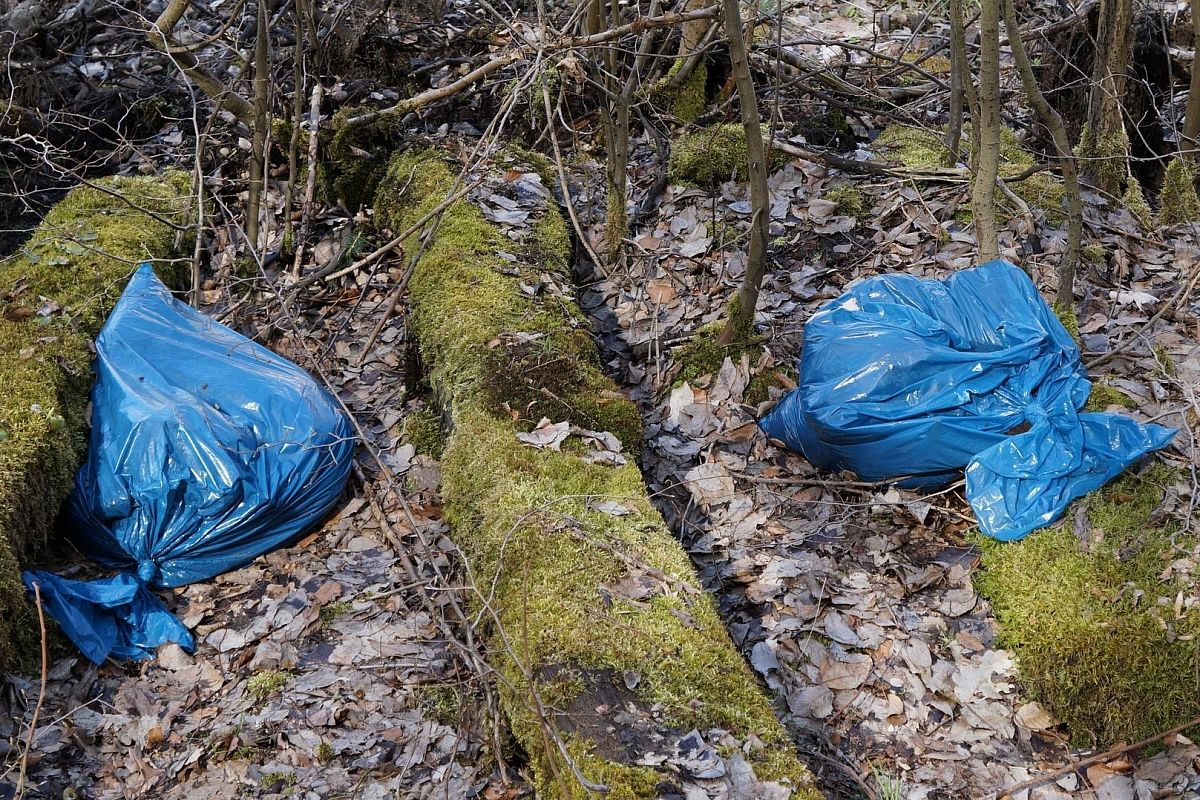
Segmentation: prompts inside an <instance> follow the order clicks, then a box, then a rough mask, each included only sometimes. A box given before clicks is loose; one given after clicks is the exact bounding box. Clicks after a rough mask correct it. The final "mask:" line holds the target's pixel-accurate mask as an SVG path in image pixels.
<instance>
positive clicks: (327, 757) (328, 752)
mask: <svg viewBox="0 0 1200 800" xmlns="http://www.w3.org/2000/svg"><path fill="white" fill-rule="evenodd" d="M336 755H337V753H335V752H334V750H333V745H331V744H330V743H329V742H325V741H322V742H321V743H320V744H319V745H317V749H316V750H314V751H313V758H315V759H317V761H318V762H319V763H321V764H328V763H329V762H330V761H333V759H334V756H336Z"/></svg>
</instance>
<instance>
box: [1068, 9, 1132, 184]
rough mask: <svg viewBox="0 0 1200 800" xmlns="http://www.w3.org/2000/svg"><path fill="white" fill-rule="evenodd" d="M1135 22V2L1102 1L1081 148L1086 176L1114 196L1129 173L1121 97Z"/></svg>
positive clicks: (1127, 147) (1127, 146)
mask: <svg viewBox="0 0 1200 800" xmlns="http://www.w3.org/2000/svg"><path fill="white" fill-rule="evenodd" d="M1132 23H1133V0H1100V16H1099V21H1098V22H1097V27H1096V32H1097V33H1096V63H1095V66H1094V67H1093V69H1092V96H1091V100H1090V101H1089V104H1088V123H1087V124H1088V130H1087V136H1086V137H1085V141H1084V142H1082V143H1081V144H1082V145H1083V146H1082V147H1081V148H1080V149H1081V150H1082V151H1083V152H1082V155H1083V156H1084V157H1085V158H1086V159H1087V160H1086V161H1085V162H1084V167H1083V174H1084V175H1085V176H1086V177H1087V178H1088V180H1089V181H1090V182H1091V183H1092V184H1093V185H1095V186H1096V187H1097V188H1099V189H1100V190H1101V191H1104V192H1107V193H1108V194H1110V195H1119V194H1120V190H1121V182H1122V181H1124V180H1125V177H1126V176H1127V175H1128V174H1129V159H1128V153H1129V136H1128V134H1127V133H1126V132H1125V119H1124V113H1123V111H1122V108H1121V97H1122V94H1123V92H1124V91H1125V71H1126V70H1127V69H1128V68H1129V55H1130V43H1129V29H1130V27H1131V25H1132Z"/></svg>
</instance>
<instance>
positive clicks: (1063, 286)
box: [1004, 0, 1083, 311]
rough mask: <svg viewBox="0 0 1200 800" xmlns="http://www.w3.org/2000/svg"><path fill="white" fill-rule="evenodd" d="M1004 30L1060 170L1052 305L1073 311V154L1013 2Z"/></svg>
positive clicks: (1078, 210)
mask: <svg viewBox="0 0 1200 800" xmlns="http://www.w3.org/2000/svg"><path fill="white" fill-rule="evenodd" d="M1004 26H1005V27H1006V28H1007V29H1008V41H1009V44H1010V45H1011V47H1012V54H1013V61H1015V62H1016V65H1017V71H1018V72H1019V73H1020V74H1021V85H1022V86H1023V87H1024V88H1025V96H1026V97H1027V98H1028V100H1029V104H1030V105H1031V106H1033V110H1034V111H1035V112H1037V115H1038V118H1039V119H1041V121H1042V124H1043V125H1045V126H1046V128H1047V129H1048V130H1049V131H1050V136H1051V138H1053V139H1054V149H1055V151H1056V155H1057V157H1058V164H1059V168H1060V169H1061V170H1062V177H1063V188H1064V189H1065V190H1066V196H1067V197H1066V199H1067V247H1066V250H1065V251H1063V255H1062V260H1061V261H1060V262H1059V263H1058V291H1057V293H1056V296H1055V305H1057V306H1058V307H1059V308H1060V309H1062V310H1064V311H1066V310H1069V309H1072V308H1073V307H1074V302H1075V294H1074V283H1075V266H1076V264H1077V263H1078V261H1079V246H1080V240H1081V239H1082V237H1083V196H1082V194H1081V193H1080V191H1079V175H1078V173H1077V171H1076V168H1075V154H1074V153H1073V152H1071V140H1070V139H1068V138H1067V128H1066V126H1065V125H1063V120H1062V117H1061V116H1059V114H1058V112H1057V111H1055V110H1054V108H1053V107H1051V105H1050V103H1048V102H1047V101H1046V97H1045V95H1043V94H1042V90H1041V88H1040V87H1039V86H1038V82H1037V76H1035V75H1034V74H1033V64H1032V63H1031V62H1030V60H1029V53H1027V52H1026V51H1025V44H1024V42H1022V41H1021V31H1020V28H1018V27H1017V11H1016V8H1015V6H1014V5H1013V0H1005V2H1004Z"/></svg>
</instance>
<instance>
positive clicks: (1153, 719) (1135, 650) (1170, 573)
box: [977, 464, 1200, 747]
mask: <svg viewBox="0 0 1200 800" xmlns="http://www.w3.org/2000/svg"><path fill="white" fill-rule="evenodd" d="M1175 477H1176V476H1175V474H1174V472H1173V471H1172V470H1171V469H1170V468H1168V467H1166V466H1164V465H1161V464H1159V465H1155V466H1153V467H1151V468H1149V469H1147V470H1145V471H1144V472H1142V473H1140V474H1127V475H1126V476H1124V477H1123V478H1121V479H1119V480H1117V481H1115V482H1114V483H1112V484H1110V485H1109V486H1107V487H1105V488H1104V489H1101V490H1100V491H1098V492H1096V493H1094V494H1093V495H1091V496H1089V497H1088V498H1086V499H1084V500H1082V501H1080V502H1079V503H1077V504H1076V505H1075V506H1073V507H1072V508H1071V509H1070V510H1069V511H1068V512H1067V514H1066V515H1065V519H1064V522H1062V523H1060V524H1058V525H1056V526H1055V527H1053V528H1048V529H1045V530H1041V531H1035V532H1034V533H1032V534H1030V536H1029V537H1028V538H1026V539H1023V540H1021V541H1019V542H1008V543H1002V542H994V541H991V540H983V539H982V538H981V539H980V540H979V544H980V546H981V548H982V550H983V554H984V558H983V562H984V565H985V568H984V569H983V571H982V572H981V573H979V575H978V577H977V587H978V589H979V590H980V592H981V593H982V594H983V595H984V596H985V597H986V598H987V599H988V600H989V601H990V602H991V604H992V607H993V609H994V611H995V614H996V618H997V620H998V621H999V626H1000V643H1001V644H1002V645H1003V646H1005V647H1008V648H1010V649H1011V650H1012V651H1013V652H1014V653H1015V654H1016V658H1017V664H1018V667H1019V670H1020V675H1021V679H1022V685H1023V688H1024V690H1025V692H1026V694H1027V695H1028V697H1029V698H1030V699H1032V700H1036V701H1038V702H1040V703H1041V704H1042V705H1043V706H1045V707H1046V708H1047V709H1049V710H1050V711H1051V712H1052V713H1054V714H1055V715H1057V716H1058V717H1059V718H1060V719H1062V720H1063V721H1064V722H1066V723H1067V725H1068V727H1069V729H1070V731H1071V734H1072V737H1073V738H1074V740H1075V741H1076V742H1077V743H1078V744H1081V745H1089V746H1101V747H1104V746H1108V745H1111V744H1114V743H1116V742H1119V741H1136V740H1138V739H1142V738H1145V737H1148V736H1152V735H1154V734H1155V733H1157V732H1159V731H1162V730H1166V729H1167V728H1170V727H1171V726H1173V725H1176V724H1178V723H1180V722H1183V721H1186V720H1187V719H1190V718H1192V717H1196V716H1200V694H1198V693H1197V692H1196V687H1195V676H1196V675H1197V674H1198V673H1200V650H1198V642H1197V639H1196V637H1197V635H1198V634H1200V607H1197V606H1196V605H1195V604H1194V603H1193V602H1192V601H1190V600H1187V598H1188V597H1191V595H1192V593H1193V590H1192V587H1193V585H1194V584H1193V583H1192V580H1191V576H1190V575H1188V574H1184V573H1181V572H1180V571H1179V570H1176V569H1173V568H1172V565H1173V564H1174V563H1175V562H1176V560H1177V559H1179V558H1183V557H1184V556H1185V555H1186V553H1188V552H1191V551H1192V550H1194V548H1195V545H1196V543H1195V537H1194V536H1191V535H1187V534H1183V533H1181V532H1180V531H1179V530H1178V529H1177V526H1175V525H1174V524H1172V523H1170V522H1168V521H1166V520H1165V519H1161V518H1159V516H1158V515H1157V514H1156V509H1157V508H1158V506H1159V503H1160V502H1161V500H1162V498H1163V495H1164V491H1165V487H1167V486H1169V485H1170V484H1171V483H1173V482H1174V479H1175ZM1181 593H1182V594H1181ZM1181 599H1182V600H1184V601H1185V602H1183V603H1182V604H1181V603H1180V600H1181Z"/></svg>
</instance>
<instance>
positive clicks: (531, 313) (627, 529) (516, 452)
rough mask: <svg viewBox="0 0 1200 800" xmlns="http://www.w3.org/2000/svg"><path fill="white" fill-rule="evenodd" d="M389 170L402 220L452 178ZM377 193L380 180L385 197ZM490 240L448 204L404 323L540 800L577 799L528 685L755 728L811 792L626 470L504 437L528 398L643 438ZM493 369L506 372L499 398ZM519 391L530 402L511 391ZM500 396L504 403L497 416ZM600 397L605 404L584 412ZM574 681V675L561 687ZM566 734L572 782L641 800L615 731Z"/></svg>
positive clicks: (559, 305)
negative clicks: (427, 391) (441, 404)
mask: <svg viewBox="0 0 1200 800" xmlns="http://www.w3.org/2000/svg"><path fill="white" fill-rule="evenodd" d="M393 169H394V170H395V174H397V175H413V176H414V178H413V179H412V181H410V183H409V187H408V190H407V191H405V192H404V193H403V195H402V196H398V197H392V198H390V199H389V202H390V203H391V205H392V207H393V208H395V209H403V211H396V212H393V213H399V214H404V215H407V218H413V217H414V215H420V214H421V213H423V209H425V208H428V207H429V206H430V204H435V203H438V202H439V201H440V200H441V198H442V197H444V196H445V192H446V188H447V187H448V186H449V183H450V180H451V173H450V172H449V170H447V169H446V167H445V166H444V165H443V164H441V163H440V161H438V160H437V159H435V158H432V157H431V156H430V155H428V154H424V155H422V154H407V155H403V156H399V157H398V158H397V160H396V162H395V163H394V164H393ZM389 189H390V185H389V184H387V183H385V185H384V187H383V191H387V190H389ZM499 241H500V239H499V233H498V231H496V229H495V228H494V227H493V226H491V225H490V224H488V223H487V222H486V221H485V220H483V218H482V216H481V215H480V214H479V213H478V211H477V210H475V209H474V207H472V206H471V205H469V204H468V203H466V202H460V203H457V204H455V205H454V206H452V207H451V208H450V209H448V210H447V212H446V215H445V217H444V219H443V222H442V225H441V226H440V227H439V228H438V231H437V234H436V235H435V236H434V237H433V239H432V240H431V241H430V242H429V243H428V246H427V247H426V249H425V251H424V254H423V255H422V257H421V259H420V261H419V262H418V264H417V268H416V270H415V272H414V274H413V278H412V282H411V292H412V303H413V310H412V317H413V322H414V329H415V332H416V334H417V337H418V341H419V343H420V348H421V351H422V354H423V355H424V357H425V360H426V362H427V363H429V364H431V365H433V368H432V373H431V374H432V376H433V380H434V383H435V385H436V387H437V390H438V392H439V396H440V397H442V398H445V400H446V402H447V404H448V406H447V407H448V409H449V411H450V414H451V416H452V418H453V426H452V429H451V432H450V434H449V437H448V439H447V442H446V449H445V452H444V453H443V459H442V486H443V495H444V497H445V499H446V516H447V519H448V521H449V522H450V524H451V528H452V530H453V532H454V536H455V537H456V540H457V543H458V545H459V546H460V547H461V548H462V549H463V551H464V553H465V554H466V557H467V559H468V561H469V563H470V566H471V569H472V572H473V574H474V576H475V579H476V581H478V582H479V583H480V584H481V585H484V584H486V585H488V586H489V587H492V592H491V597H492V598H493V600H492V602H491V603H490V612H491V613H492V614H494V615H495V617H494V619H495V627H494V628H493V631H492V635H493V641H494V643H495V644H496V646H495V647H494V649H493V650H492V653H493V654H494V655H495V656H496V664H495V665H496V668H497V669H498V670H499V671H500V672H501V674H502V676H503V679H502V680H501V681H500V682H499V685H500V687H501V702H502V705H503V707H504V709H505V712H506V715H507V717H508V719H509V721H510V724H511V727H512V730H513V733H514V735H515V737H516V738H517V740H518V741H519V742H520V743H521V744H522V745H523V747H524V748H525V750H526V752H527V753H528V754H529V757H530V760H531V765H532V769H533V773H534V779H535V783H536V784H537V786H538V788H539V790H540V791H539V796H541V797H546V798H574V797H582V796H583V795H582V794H581V792H582V791H583V790H582V789H581V788H580V787H579V785H578V783H577V782H576V781H574V780H573V779H570V774H569V772H567V768H566V766H565V765H564V764H563V762H562V759H561V756H560V755H559V754H558V752H557V750H556V749H555V748H553V747H551V748H549V749H548V748H547V747H546V740H545V737H544V733H543V730H542V728H541V723H540V718H539V714H538V713H537V712H535V711H534V710H533V708H534V703H533V702H532V699H531V692H532V691H533V690H534V689H536V690H537V691H538V693H539V695H540V693H541V692H542V691H545V692H546V693H547V696H548V697H551V698H553V700H554V701H555V703H556V704H557V705H558V706H559V707H568V706H570V707H576V706H578V707H579V708H580V709H594V708H595V707H596V706H597V705H600V704H601V703H602V702H603V701H602V700H600V699H599V698H600V697H601V696H603V693H604V692H609V693H611V692H618V693H627V694H628V695H629V698H628V699H629V702H631V703H634V704H635V705H638V706H639V707H642V708H645V709H649V708H650V707H652V706H655V705H656V704H657V706H658V711H659V714H660V715H661V717H662V718H663V720H664V725H667V726H669V727H672V728H675V727H677V728H683V729H688V728H691V727H697V728H701V729H705V728H709V727H714V726H719V727H722V728H724V729H726V730H730V731H732V732H734V733H735V734H737V735H741V736H748V735H749V734H751V733H753V734H755V735H757V736H758V738H759V739H761V740H762V741H763V742H764V743H765V744H766V747H765V748H763V750H761V751H758V752H759V753H760V755H758V756H756V758H757V759H758V760H759V761H762V762H766V761H768V760H770V763H772V764H773V765H774V767H773V768H778V769H779V770H780V771H781V775H780V777H781V778H784V779H788V780H790V781H791V783H792V784H793V785H794V786H797V787H798V788H799V789H800V791H799V794H798V796H800V797H816V794H815V793H814V792H812V791H811V790H810V789H809V788H808V787H809V786H810V784H809V778H808V775H807V773H806V771H805V770H804V768H803V766H801V765H800V763H799V762H798V761H797V760H796V758H795V755H794V752H793V747H792V744H791V742H790V739H789V737H788V735H787V733H786V732H785V731H784V729H783V728H782V727H781V726H780V725H779V723H778V721H777V720H776V719H775V717H774V715H773V713H772V711H771V707H770V705H769V704H768V702H767V700H766V697H765V696H764V695H763V694H762V692H761V690H760V689H759V687H758V684H757V682H756V680H755V678H754V676H753V674H752V673H751V672H750V670H749V668H748V667H747V666H746V664H745V662H744V661H743V660H742V659H741V657H740V656H739V655H738V653H737V651H736V650H735V649H734V647H733V646H732V643H731V642H730V641H729V638H728V634H727V633H726V632H725V628H724V625H723V624H722V621H721V619H720V617H719V616H718V615H717V611H716V607H715V605H714V604H713V602H712V600H711V598H710V597H709V596H708V595H707V594H706V593H705V592H704V591H703V590H702V589H701V588H700V586H699V582H698V581H697V579H696V577H695V574H694V572H693V571H692V567H691V563H690V561H689V560H688V558H687V555H686V554H685V553H684V552H683V550H682V548H681V547H680V546H679V544H678V542H677V541H676V540H675V539H674V538H673V537H672V536H671V534H670V532H669V531H668V530H667V528H666V526H665V524H664V523H663V521H662V518H661V517H660V516H659V515H658V513H657V512H656V511H655V510H654V508H653V506H652V505H651V503H650V501H649V498H648V497H647V494H646V488H645V485H644V483H643V482H642V477H641V473H640V471H639V470H638V468H637V466H636V464H635V463H633V461H632V460H631V461H629V462H628V463H626V464H625V465H624V466H621V467H613V466H606V465H602V464H589V463H587V462H586V461H585V460H584V459H582V458H581V457H580V448H576V447H571V446H566V447H564V449H563V450H562V451H561V452H560V451H554V450H538V449H535V448H532V447H527V446H523V445H522V444H521V443H520V442H519V441H518V439H517V433H518V431H519V430H520V429H521V427H523V426H524V424H525V423H523V422H522V420H527V419H529V418H530V417H531V416H532V414H531V413H530V410H529V409H526V408H525V407H524V406H523V405H518V404H517V403H514V402H513V401H514V400H519V403H525V402H527V401H529V400H534V399H537V400H538V402H541V401H543V400H545V401H546V402H548V403H551V404H555V403H557V402H558V400H557V399H547V398H546V397H545V395H543V394H542V392H541V390H542V389H546V390H547V391H548V392H550V393H551V394H552V395H555V396H556V397H557V398H561V399H562V400H564V401H566V403H565V405H564V406H562V407H561V408H559V409H556V410H558V411H559V412H560V413H558V414H546V416H551V417H552V418H553V419H556V420H557V419H562V418H563V417H564V416H566V417H568V418H570V417H572V416H573V415H576V414H578V415H579V417H580V418H582V419H586V418H587V417H588V416H590V415H593V414H597V413H606V414H610V415H612V416H611V417H610V418H609V419H608V420H607V421H606V423H605V425H604V429H607V430H612V431H613V432H614V433H616V434H617V435H619V436H622V438H625V437H628V436H632V429H633V428H634V427H635V426H636V427H637V429H638V430H639V433H638V437H639V441H640V419H639V418H638V415H637V410H636V408H635V407H633V406H632V404H630V403H629V401H628V400H623V398H620V393H619V392H618V391H617V389H616V386H615V385H614V384H613V383H612V382H611V381H608V380H607V379H606V378H604V376H603V373H602V372H601V371H600V370H599V362H598V357H597V355H596V353H595V347H594V345H593V344H592V343H591V340H590V337H589V336H588V334H587V329H586V326H585V321H584V320H583V318H582V314H581V313H580V312H579V310H578V308H577V307H575V306H574V304H573V303H571V302H570V301H569V300H566V299H561V298H555V299H553V300H550V301H547V300H545V299H538V298H529V297H527V296H526V295H524V294H523V293H522V292H521V291H520V287H519V280H518V279H516V278H514V277H512V276H509V275H505V274H503V273H501V272H499V271H498V270H497V269H496V267H498V266H501V265H500V264H499V263H498V262H497V257H496V255H495V250H496V245H497V244H498V243H499ZM559 266H561V267H563V268H565V265H559ZM498 367H506V368H507V370H508V371H515V372H519V373H520V377H519V378H516V379H512V380H508V384H507V386H506V387H505V388H504V390H503V391H499V390H498V388H497V387H499V386H502V385H504V384H503V382H502V380H501V379H500V378H498V377H497V375H496V372H497V371H498ZM564 374H565V375H568V376H569V377H568V378H563V377H561V376H562V375H564ZM522 387H525V388H527V389H529V390H530V392H529V393H528V394H522V392H524V391H525V390H524V389H523V388H522ZM605 393H608V394H611V395H612V396H611V397H607V398H606V397H604V395H605ZM535 395H536V396H535ZM502 398H503V399H504V401H505V402H507V403H508V405H507V407H504V406H503V405H502V404H501V405H500V407H498V403H500V402H501V400H502ZM598 398H599V399H605V400H607V401H608V402H607V403H597V405H596V406H593V407H592V408H590V409H585V408H584V403H585V401H587V400H589V399H591V400H593V401H596V400H597V399H598ZM568 406H569V408H568ZM551 407H553V406H551ZM534 413H540V412H534ZM514 416H516V417H517V419H516V420H514ZM617 418H619V420H618V419H617ZM625 426H627V428H626V429H625V430H622V428H623V427H625ZM588 427H597V426H596V425H588ZM626 444H627V446H628V445H629V442H626ZM597 499H611V500H614V501H616V502H619V503H621V504H622V505H624V506H625V507H626V508H627V509H628V510H629V513H627V514H624V515H622V516H614V515H611V514H606V513H603V512H602V511H599V510H597V509H596V508H595V505H596V504H595V502H594V501H595V500H597ZM631 573H633V574H632V575H631ZM639 576H646V578H647V579H648V580H650V581H651V583H652V587H653V588H652V591H651V592H649V594H647V595H644V596H639V597H638V598H637V599H633V598H630V597H627V596H625V595H623V594H622V591H621V588H620V587H621V586H623V585H625V583H623V582H628V581H630V580H632V579H633V578H635V577H639ZM499 631H503V634H504V638H503V639H500V638H499V636H500V634H499ZM585 673H586V674H587V675H589V676H591V677H590V678H589V680H587V681H584V680H577V679H572V680H564V679H563V678H562V676H563V675H564V674H567V675H576V676H578V675H583V674H585ZM628 673H635V674H637V675H638V676H640V681H639V682H638V684H637V689H636V692H630V691H629V690H628V689H627V688H626V685H625V682H624V680H623V677H622V676H624V675H626V674H628ZM576 693H578V694H576ZM573 695H574V696H573ZM593 695H595V696H593ZM608 696H611V694H609V695H608ZM574 718H575V717H574V716H573V715H565V716H563V717H562V718H561V720H560V722H561V724H562V725H563V726H567V725H569V724H570V721H571V720H572V719H574ZM563 733H564V736H565V738H566V740H567V741H568V743H569V744H568V746H569V747H570V748H571V752H572V753H573V754H575V757H576V759H577V760H578V762H579V764H580V766H581V768H582V769H583V771H584V774H585V775H587V776H588V777H589V778H590V779H592V780H599V781H601V782H605V783H607V784H608V785H609V786H610V787H611V792H610V794H609V795H608V796H609V797H610V798H618V797H620V798H628V799H633V798H650V797H654V796H656V794H655V789H656V787H657V785H658V783H659V782H660V781H661V780H662V778H663V775H662V774H661V773H658V772H657V771H655V770H653V769H650V768H648V767H639V766H635V765H633V764H632V762H631V760H630V759H628V758H627V757H625V756H622V755H621V753H622V752H623V746H622V745H621V743H620V742H618V741H615V740H614V737H613V736H612V734H610V733H605V731H604V729H603V728H601V729H598V730H587V731H582V730H573V729H571V728H569V727H564V728H563ZM560 777H562V778H565V779H564V780H559V778H560Z"/></svg>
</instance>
